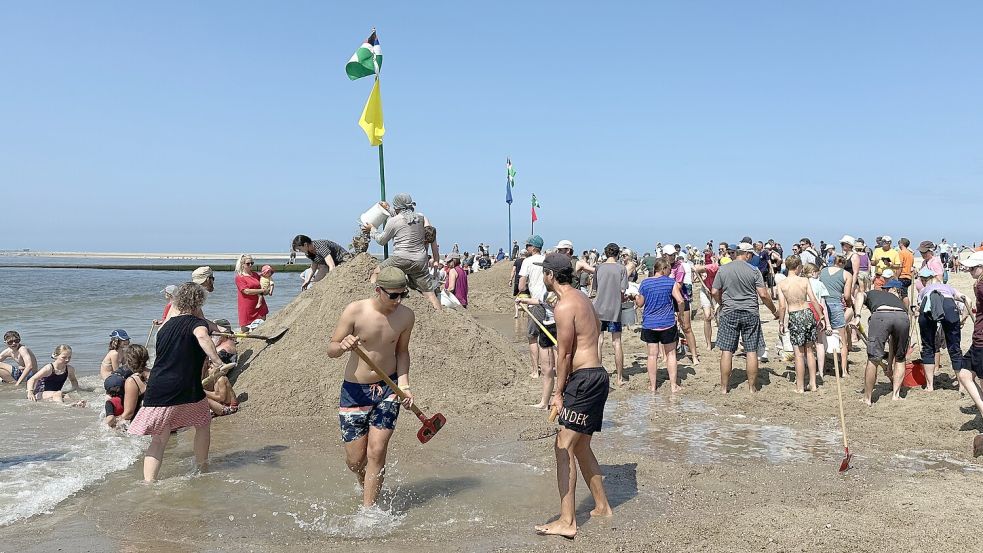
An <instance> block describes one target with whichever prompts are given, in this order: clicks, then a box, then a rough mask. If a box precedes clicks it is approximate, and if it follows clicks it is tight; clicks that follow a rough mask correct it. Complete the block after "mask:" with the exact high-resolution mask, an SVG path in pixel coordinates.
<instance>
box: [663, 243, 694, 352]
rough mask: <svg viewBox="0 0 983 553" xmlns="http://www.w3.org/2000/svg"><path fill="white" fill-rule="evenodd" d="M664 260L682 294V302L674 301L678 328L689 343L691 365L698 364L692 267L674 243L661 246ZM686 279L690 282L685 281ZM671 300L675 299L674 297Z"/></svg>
mask: <svg viewBox="0 0 983 553" xmlns="http://www.w3.org/2000/svg"><path fill="white" fill-rule="evenodd" d="M662 253H663V254H665V259H666V262H667V263H669V270H670V276H672V279H673V280H674V281H676V283H677V284H679V290H680V293H681V294H682V297H683V301H682V303H678V302H677V303H675V304H674V305H675V309H676V313H678V314H679V330H680V331H681V332H682V333H683V337H684V338H685V339H686V343H687V344H689V354H690V358H691V359H692V360H693V366H694V367H695V366H697V365H699V364H700V351H699V347H698V346H697V344H696V335H695V334H694V333H693V322H692V313H693V312H692V301H693V267H692V266H691V265H690V266H687V264H686V262H685V261H684V260H683V257H682V256H681V255H679V249H678V248H677V247H676V245H675V244H666V245H665V246H663V248H662ZM686 280H689V281H690V282H689V283H687V282H686ZM673 301H676V300H675V299H674V300H673Z"/></svg>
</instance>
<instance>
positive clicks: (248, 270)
mask: <svg viewBox="0 0 983 553" xmlns="http://www.w3.org/2000/svg"><path fill="white" fill-rule="evenodd" d="M259 277H260V274H259V273H258V272H256V271H254V270H253V256H251V255H249V254H247V253H244V254H242V255H240V256H239V260H238V261H236V277H235V283H236V289H237V290H238V291H239V298H238V305H239V327H240V328H241V329H242V331H243V332H248V331H249V329H248V328H247V327H248V326H249V325H250V323H252V322H253V321H256V320H259V319H265V318H266V315H268V314H269V312H270V307H269V306H268V305H266V302H265V301H264V302H262V304H261V305H258V304H257V301H256V296H265V295H267V294H268V292H267V291H266V290H264V289H263V287H262V286H260V283H259Z"/></svg>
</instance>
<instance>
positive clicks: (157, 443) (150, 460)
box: [143, 433, 171, 482]
mask: <svg viewBox="0 0 983 553" xmlns="http://www.w3.org/2000/svg"><path fill="white" fill-rule="evenodd" d="M170 438H171V434H170V433H164V434H154V435H153V437H151V439H150V445H149V446H148V447H147V452H146V453H145V454H144V456H143V480H144V481H145V482H153V481H154V480H157V474H158V473H159V472H160V464H161V462H163V460H164V447H166V446H167V441H168V440H169V439H170Z"/></svg>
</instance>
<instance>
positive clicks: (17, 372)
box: [10, 365, 24, 382]
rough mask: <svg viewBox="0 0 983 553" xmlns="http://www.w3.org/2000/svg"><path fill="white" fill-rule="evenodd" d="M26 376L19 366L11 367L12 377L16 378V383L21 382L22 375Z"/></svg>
mask: <svg viewBox="0 0 983 553" xmlns="http://www.w3.org/2000/svg"><path fill="white" fill-rule="evenodd" d="M22 374H24V369H22V368H20V367H19V366H18V365H11V366H10V376H12V377H13V378H14V381H15V382H16V381H17V380H20V375H22Z"/></svg>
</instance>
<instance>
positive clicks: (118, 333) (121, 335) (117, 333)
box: [109, 328, 130, 340]
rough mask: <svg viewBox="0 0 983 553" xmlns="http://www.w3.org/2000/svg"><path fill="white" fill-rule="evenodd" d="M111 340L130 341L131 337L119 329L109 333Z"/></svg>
mask: <svg viewBox="0 0 983 553" xmlns="http://www.w3.org/2000/svg"><path fill="white" fill-rule="evenodd" d="M109 337H110V338H119V339H120V340H129V339H130V335H129V334H127V333H126V331H125V330H123V329H122V328H117V329H116V330H114V331H112V332H110V333H109Z"/></svg>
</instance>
